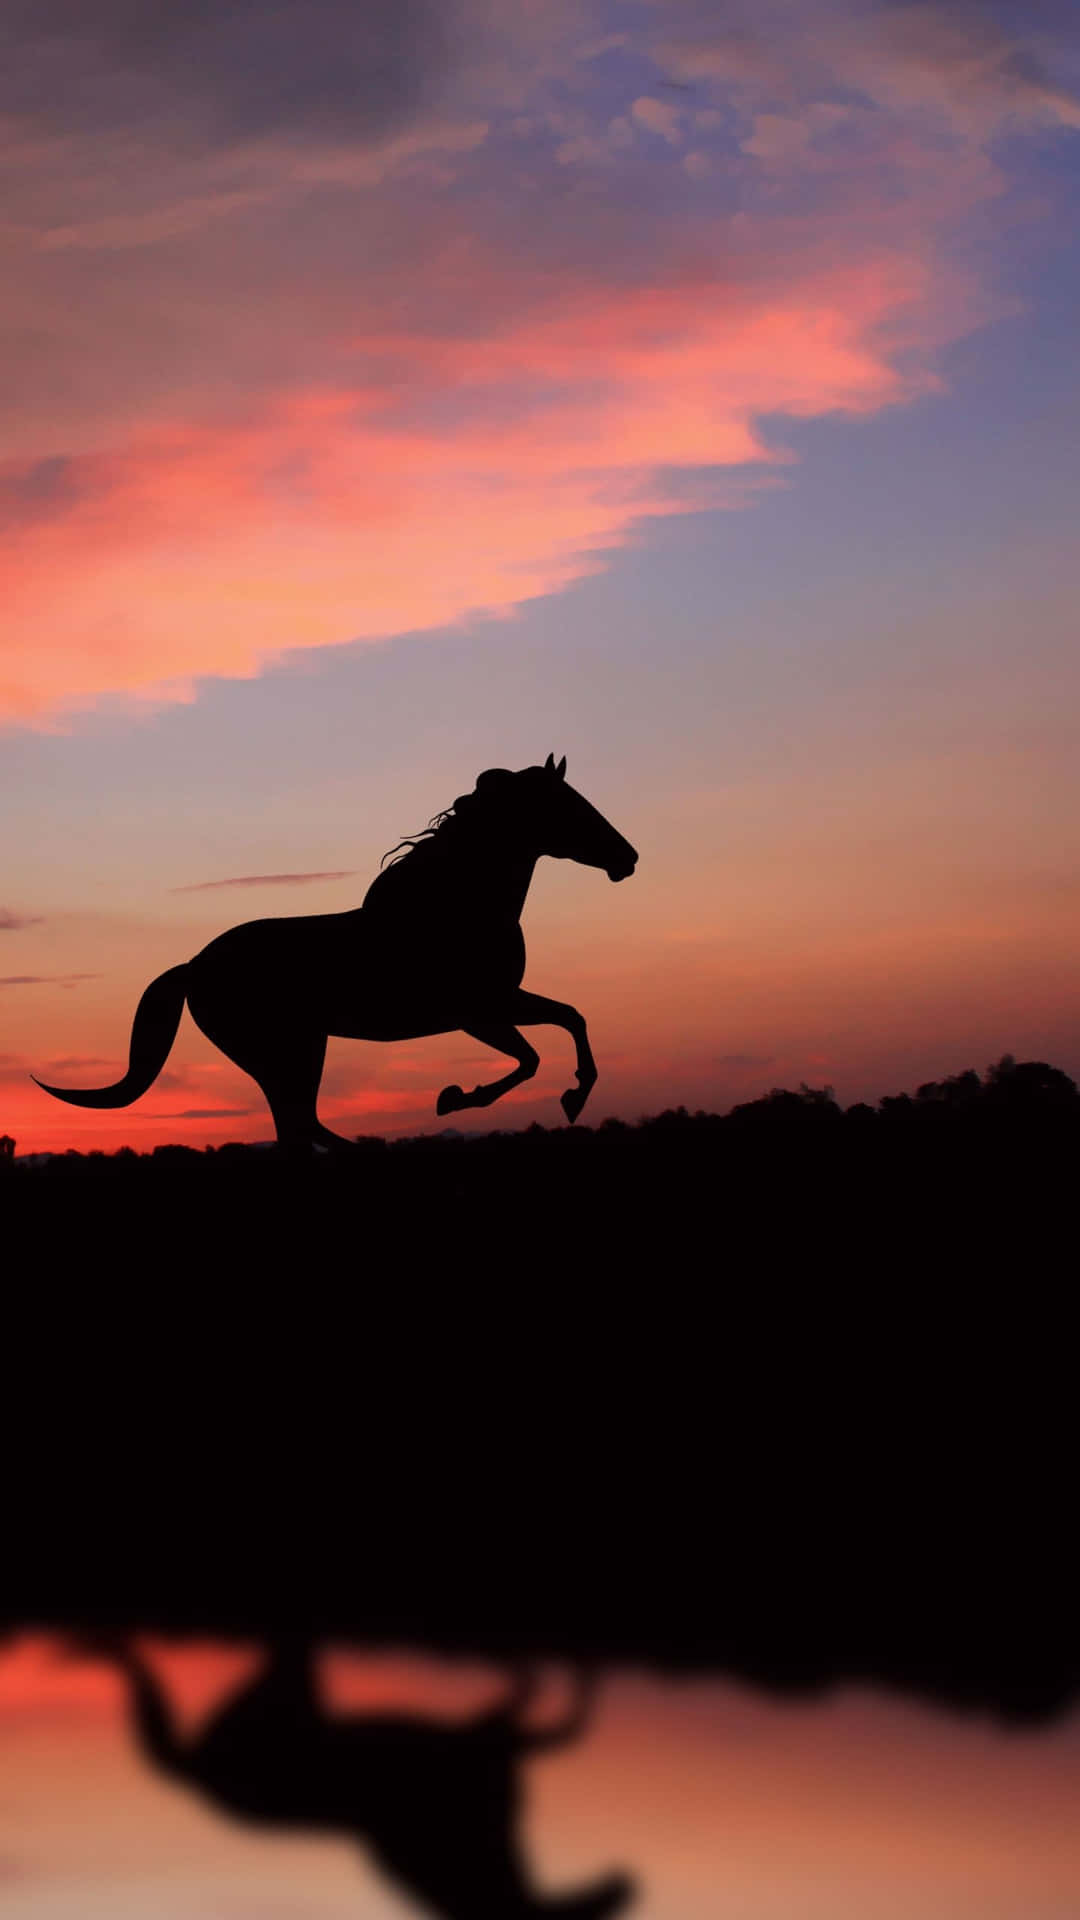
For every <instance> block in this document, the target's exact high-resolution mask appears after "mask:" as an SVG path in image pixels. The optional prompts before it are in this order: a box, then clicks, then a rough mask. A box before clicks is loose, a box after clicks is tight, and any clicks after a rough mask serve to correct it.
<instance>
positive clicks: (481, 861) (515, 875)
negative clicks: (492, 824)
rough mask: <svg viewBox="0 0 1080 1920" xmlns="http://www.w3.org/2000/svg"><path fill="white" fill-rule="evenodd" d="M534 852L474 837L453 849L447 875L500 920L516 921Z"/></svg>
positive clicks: (534, 857)
mask: <svg viewBox="0 0 1080 1920" xmlns="http://www.w3.org/2000/svg"><path fill="white" fill-rule="evenodd" d="M538 857H539V856H538V855H537V854H536V853H532V852H527V851H525V850H524V849H522V848H520V847H508V846H504V845H502V844H500V843H499V842H497V841H496V842H492V841H490V840H485V839H481V838H479V837H478V838H477V839H476V840H470V841H467V842H464V843H463V844H462V845H461V847H460V848H455V850H454V858H453V859H452V861H451V862H450V863H449V864H448V867H447V878H448V879H449V880H450V882H451V885H458V886H460V888H461V890H462V891H463V892H464V893H466V894H468V895H469V896H470V898H471V899H472V900H473V901H474V902H475V903H476V904H477V905H478V906H481V907H482V909H483V911H485V912H493V913H494V914H495V915H496V916H497V917H498V918H499V919H500V920H503V919H507V918H513V919H515V920H519V919H520V918H521V911H522V908H523V907H524V905H525V898H526V895H527V894H528V891H529V887H530V886H531V884H532V877H533V869H534V867H535V866H536V862H537V859H538Z"/></svg>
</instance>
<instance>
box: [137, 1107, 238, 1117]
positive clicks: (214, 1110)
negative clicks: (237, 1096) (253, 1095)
mask: <svg viewBox="0 0 1080 1920" xmlns="http://www.w3.org/2000/svg"><path fill="white" fill-rule="evenodd" d="M251 1111H252V1109H251V1108H250V1107H181V1108H179V1109H178V1111H177V1112H175V1113H158V1114H155V1115H154V1118H155V1120H242V1119H244V1118H245V1116H246V1115H247V1114H249V1113H250V1112H251Z"/></svg>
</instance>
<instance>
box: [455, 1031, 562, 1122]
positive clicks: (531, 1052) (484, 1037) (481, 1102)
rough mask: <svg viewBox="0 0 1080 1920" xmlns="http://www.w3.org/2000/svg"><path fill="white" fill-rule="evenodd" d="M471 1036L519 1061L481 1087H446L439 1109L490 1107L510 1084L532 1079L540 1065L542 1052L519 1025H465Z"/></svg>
mask: <svg viewBox="0 0 1080 1920" xmlns="http://www.w3.org/2000/svg"><path fill="white" fill-rule="evenodd" d="M463 1031H464V1032H465V1033H467V1034H468V1036H469V1039H470V1040H479V1042H480V1044H481V1046H482V1047H492V1048H494V1050H495V1052H496V1053H508V1054H509V1055H510V1056H511V1058H512V1059H514V1060H516V1061H517V1066H516V1068H515V1070H514V1072H513V1073H506V1074H504V1075H503V1077H502V1079H501V1080H489V1081H487V1082H486V1083H485V1085H483V1086H482V1087H474V1088H473V1090H472V1092H471V1093H463V1092H462V1090H461V1088H460V1087H444V1088H443V1090H442V1092H441V1093H440V1095H439V1097H438V1099H437V1100H436V1102H435V1111H436V1113H460V1112H461V1109H462V1108H463V1107H490V1106H491V1104H492V1102H493V1101H495V1100H501V1099H502V1096H503V1094H504V1093H509V1091H510V1089H511V1087H519V1086H520V1085H521V1082H522V1081H523V1080H531V1079H532V1077H533V1074H534V1073H535V1072H536V1069H537V1067H538V1066H539V1065H540V1055H539V1054H538V1053H537V1051H536V1049H535V1047H530V1045H529V1043H528V1041H527V1040H526V1039H525V1038H524V1036H523V1035H522V1034H520V1033H519V1032H518V1030H517V1028H516V1027H511V1026H501V1025H498V1024H495V1023H492V1025H491V1026H484V1027H465V1028H464V1029H463Z"/></svg>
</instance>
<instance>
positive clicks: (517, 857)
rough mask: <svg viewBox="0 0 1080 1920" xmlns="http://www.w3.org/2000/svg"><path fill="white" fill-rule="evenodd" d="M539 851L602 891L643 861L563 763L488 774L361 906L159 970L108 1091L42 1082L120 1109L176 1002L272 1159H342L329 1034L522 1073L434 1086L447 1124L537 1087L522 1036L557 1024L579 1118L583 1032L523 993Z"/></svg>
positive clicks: (585, 1092) (165, 1039)
mask: <svg viewBox="0 0 1080 1920" xmlns="http://www.w3.org/2000/svg"><path fill="white" fill-rule="evenodd" d="M544 854H547V855H549V856H550V857H551V858H552V859H555V860H576V861H578V862H579V863H580V864H581V865H582V866H587V867H600V868H602V869H603V871H604V872H605V873H606V874H607V876H608V878H609V879H610V880H625V879H626V878H627V877H628V876H629V875H630V874H631V873H633V871H634V868H635V866H636V864H637V854H636V852H635V850H634V848H633V847H632V846H631V845H630V843H629V841H628V840H624V839H623V836H622V834H621V833H617V832H616V830H615V828H614V827H613V826H611V824H610V823H609V822H608V821H607V820H605V819H604V817H603V815H602V814H601V813H598V812H597V809H596V808H595V807H594V806H591V805H590V803H589V801H588V800H586V799H584V798H583V796H582V795H581V794H580V793H578V792H576V791H575V789H574V788H573V787H571V786H569V785H568V784H567V780H566V760H565V758H564V759H562V760H560V761H559V763H558V765H557V766H556V764H555V758H554V755H552V754H549V755H548V757H547V760H546V761H545V763H544V765H543V766H542V767H524V768H522V769H521V770H520V772H517V773H511V772H509V771H508V770H507V769H506V768H504V767H491V768H489V769H488V771H487V772H486V773H481V774H480V775H479V776H478V778H477V781H476V785H475V787H474V789H473V791H472V793H466V794H462V795H460V796H459V798H458V799H457V800H455V801H454V804H453V806H452V807H449V808H448V809H447V810H446V812H445V813H441V814H437V815H436V816H435V818H434V820H433V821H432V823H431V825H430V826H429V827H428V828H426V829H425V831H424V832H423V833H420V834H414V835H410V836H407V837H406V838H405V839H404V840H402V841H400V842H399V844H398V846H397V847H394V848H392V849H391V853H390V854H388V855H387V856H385V859H384V863H383V866H382V868H381V869H380V872H379V873H378V875H377V876H376V878H375V880H374V881H373V882H372V884H371V886H370V887H369V888H368V891H367V893H366V895H365V896H364V901H363V904H362V905H361V906H359V907H357V908H354V909H353V910H352V911H351V912H347V913H320V914H304V915H297V916H295V917H293V918H276V919H270V920H249V921H247V922H245V924H244V925H242V926H239V927H232V928H231V929H230V930H229V932H227V933H223V934H221V935H219V937H218V938H217V939H216V940H212V941H211V942H210V944H209V946H206V947H204V948H203V949H202V952H201V953H198V954H196V956H195V958H194V959H193V960H188V961H185V962H184V963H183V964H182V965H181V966H177V967H170V968H169V970H168V971H167V972H166V973H163V974H160V975H159V977H158V978H157V979H156V980H154V981H152V982H151V984H150V985H149V986H148V987H147V989H146V991H145V993H144V994H143V996H142V999H141V1000H140V1001H139V1004H138V1007H137V1008H136V1010H135V1020H134V1024H133V1026H132V1033H131V1047H130V1055H129V1063H128V1070H127V1072H126V1074H125V1075H124V1077H123V1079H122V1080H118V1081H117V1082H116V1084H115V1086H111V1087H96V1088H73V1087H51V1086H46V1085H45V1082H44V1081H41V1080H38V1081H37V1084H38V1086H41V1087H44V1090H45V1092H46V1093H51V1094H54V1095H55V1097H56V1098H57V1099H58V1100H67V1101H70V1102H71V1104H72V1105H73V1106H77V1107H126V1106H130V1104H131V1102H132V1101H133V1100H138V1099H139V1097H140V1095H142V1094H144V1093H145V1092H146V1090H147V1088H148V1087H149V1086H151V1084H152V1083H153V1081H154V1080H155V1079H156V1078H157V1075H158V1074H159V1073H160V1072H161V1069H162V1067H163V1066H164V1065H165V1061H166V1059H167V1058H168V1054H169V1050H170V1048H171V1046H172V1044H173V1041H174V1040H175V1038H176V1031H177V1028H178V1027H179V1024H180V1016H181V1014H182V1012H183V1010H184V1003H185V1001H186V1002H187V1006H188V1009H189V1011H190V1013H191V1016H192V1018H193V1020H194V1021H195V1024H196V1026H198V1027H199V1028H201V1030H202V1032H203V1033H205V1035H206V1036H207V1039H209V1040H212V1041H213V1043H214V1045H215V1046H216V1047H219V1048H220V1049H221V1052H222V1053H224V1054H226V1055H227V1056H228V1058H229V1059H230V1060H232V1061H234V1062H235V1064H236V1065H237V1066H238V1067H242V1068H243V1070H244V1072H245V1073H248V1074H250V1075H251V1078H252V1079H253V1080H255V1081H257V1082H258V1085H259V1086H260V1087H261V1089H262V1091H263V1093H264V1094H265V1096H266V1099H267V1102H268V1104H269V1107H270V1111H271V1113H272V1114H273V1117H274V1125H275V1128H276V1129H277V1138H278V1141H279V1143H280V1144H281V1145H282V1146H284V1147H290V1148H303V1149H309V1150H310V1149H311V1148H313V1147H315V1146H322V1147H348V1146H349V1145H350V1144H351V1143H350V1142H349V1141H348V1140H347V1139H346V1138H345V1137H344V1136H343V1135H341V1134H337V1133H334V1132H332V1131H331V1129H330V1128H329V1127H325V1126H323V1124H322V1122H321V1121H320V1120H319V1118H318V1114H317V1112H316V1101H317V1098H318V1092H319V1082H320V1080H321V1078H322V1071H323V1063H324V1061H325V1058H326V1043H327V1040H328V1039H329V1037H330V1036H331V1034H333V1035H335V1036H336V1037H340V1038H342V1039H346V1040H386V1041H394V1040H419V1039H423V1038H426V1037H427V1036H428V1035H431V1034H437V1033H456V1032H463V1033H466V1034H467V1035H468V1036H469V1038H470V1039H471V1040H477V1041H479V1042H480V1043H481V1044H482V1045H483V1046H486V1047H491V1048H493V1049H494V1050H495V1051H496V1052H497V1053H504V1054H508V1055H509V1056H510V1057H511V1059H513V1060H514V1061H516V1063H517V1064H516V1065H515V1067H514V1069H513V1071H512V1072H511V1073H506V1074H503V1075H502V1077H501V1078H500V1079H498V1080H491V1081H487V1082H486V1083H485V1084H484V1085H482V1086H478V1087H474V1088H473V1089H472V1092H471V1093H465V1092H464V1091H463V1090H462V1088H461V1087H458V1086H452V1087H444V1088H443V1090H442V1092H441V1093H440V1095H439V1097H438V1100H437V1102H436V1108H435V1110H436V1112H437V1113H439V1114H449V1113H459V1112H461V1111H462V1110H463V1109H464V1108H466V1107H489V1106H491V1104H492V1103H493V1101H495V1100H499V1099H501V1097H502V1095H503V1094H504V1093H509V1091H510V1089H511V1087H516V1086H519V1085H520V1084H521V1082H522V1081H523V1080H528V1079H530V1078H531V1077H532V1075H533V1074H534V1073H535V1072H536V1069H537V1067H538V1066H539V1064H540V1056H539V1054H538V1053H537V1052H536V1050H535V1048H534V1047H532V1046H530V1044H529V1042H528V1041H527V1040H526V1039H525V1038H524V1037H523V1035H522V1034H521V1032H520V1031H519V1028H520V1027H522V1026H554V1027H563V1028H565V1029H566V1031H567V1032H568V1033H569V1034H570V1035H571V1037H572V1039H573V1042H574V1046H575V1048H576V1050H577V1063H576V1079H577V1085H576V1086H574V1087H570V1088H568V1089H567V1091H566V1092H565V1093H564V1094H563V1096H562V1107H563V1111H564V1113H565V1114H566V1117H567V1119H568V1120H569V1121H574V1120H576V1119H577V1117H578V1115H579V1113H580V1112H581V1110H582V1108H583V1106H584V1105H585V1102H586V1100H587V1099H588V1097H589V1094H590V1092H591V1090H592V1088H593V1086H594V1085H595V1082H596V1062H595V1061H594V1059H593V1056H592V1050H591V1048H590V1046H589V1037H588V1031H587V1029H586V1025H585V1021H584V1018H583V1017H582V1015H581V1014H580V1013H579V1012H578V1010H577V1008H576V1007H571V1006H568V1005H566V1004H565V1003H564V1002H563V1001H561V1000H549V999H547V998H546V997H545V996H544V995H543V994H539V993H529V992H527V991H526V990H525V988H524V987H523V986H522V984H521V982H522V979H523V977H524V973H525V940H524V936H523V934H522V931H521V924H520V922H521V912H522V908H523V907H524V904H525V897H526V895H527V893H528V891H529V885H530V882H531V880H532V876H533V869H534V867H535V866H536V862H537V860H539V859H540V858H541V856H542V855H544ZM387 863H388V864H387ZM33 1077H34V1078H35V1079H36V1075H35V1076H33Z"/></svg>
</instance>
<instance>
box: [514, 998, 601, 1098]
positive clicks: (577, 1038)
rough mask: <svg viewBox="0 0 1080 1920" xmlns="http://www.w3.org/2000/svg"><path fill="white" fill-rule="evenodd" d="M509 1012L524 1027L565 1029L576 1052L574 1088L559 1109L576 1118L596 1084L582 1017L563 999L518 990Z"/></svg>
mask: <svg viewBox="0 0 1080 1920" xmlns="http://www.w3.org/2000/svg"><path fill="white" fill-rule="evenodd" d="M510 1011H511V1013H512V1014H513V1016H514V1019H515V1020H520V1022H521V1024H522V1026H523V1027H529V1026H541V1027H564V1028H565V1030H566V1032H567V1033H568V1034H569V1035H570V1037H571V1039H572V1040H573V1042H574V1046H575V1048H576V1049H577V1082H578V1084H577V1086H576V1087H568V1088H567V1090H566V1092H565V1093H564V1094H563V1096H562V1110H563V1112H564V1113H565V1115H566V1117H567V1119H568V1120H569V1121H571V1122H573V1121H574V1120H576V1119H577V1117H578V1114H579V1113H580V1112H581V1109H582V1107H583V1106H584V1105H585V1102H586V1100H587V1099H588V1097H589V1095H590V1093H591V1092H592V1090H593V1088H594V1087H595V1085H596V1061H595V1060H594V1059H593V1057H592V1048H591V1047H590V1045H589V1034H588V1029H587V1027H586V1025H585V1016H584V1015H583V1014H580V1013H579V1012H578V1010H577V1008H576V1007H571V1006H568V1005H567V1004H566V1002H565V1001H563V1000H548V999H546V998H545V996H544V995H543V994H542V993H526V991H525V989H524V987H519V988H518V990H517V992H516V993H515V995H514V997H513V999H512V1001H511V1003H510Z"/></svg>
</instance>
